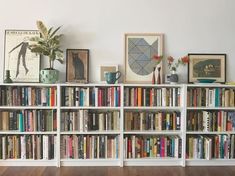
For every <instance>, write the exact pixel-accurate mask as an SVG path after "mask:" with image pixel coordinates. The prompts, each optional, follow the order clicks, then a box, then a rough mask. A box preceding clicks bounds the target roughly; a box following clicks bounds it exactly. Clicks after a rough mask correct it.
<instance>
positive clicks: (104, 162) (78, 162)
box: [60, 83, 123, 166]
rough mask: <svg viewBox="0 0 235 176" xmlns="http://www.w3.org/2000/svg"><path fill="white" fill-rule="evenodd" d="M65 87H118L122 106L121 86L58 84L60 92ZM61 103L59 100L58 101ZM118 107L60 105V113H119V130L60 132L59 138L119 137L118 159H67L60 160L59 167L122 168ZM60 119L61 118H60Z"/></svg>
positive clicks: (120, 115)
mask: <svg viewBox="0 0 235 176" xmlns="http://www.w3.org/2000/svg"><path fill="white" fill-rule="evenodd" d="M66 87H73V88H75V87H79V88H85V89H86V88H89V89H93V88H109V87H120V92H121V95H120V103H121V104H122V91H123V90H122V85H121V84H76V83H71V84H70V83H68V84H67V83H66V84H60V91H62V89H63V88H66ZM60 101H61V100H60ZM121 104H120V106H61V103H60V113H62V112H66V111H70V110H72V111H76V110H88V111H92V112H113V111H118V112H119V130H103V131H99V130H95V131H61V130H60V136H62V135H84V136H86V135H96V136H97V135H98V136H99V135H103V136H104V135H105V136H119V158H94V159H90V158H85V159H71V158H70V159H67V158H60V165H61V166H122V159H121V153H122V149H121V148H122V147H121V145H120V143H121V140H122V139H121V136H122V133H121V129H122V127H121V125H122V123H121V121H122V120H121V119H122V112H121V111H122V108H121ZM60 117H61V116H60Z"/></svg>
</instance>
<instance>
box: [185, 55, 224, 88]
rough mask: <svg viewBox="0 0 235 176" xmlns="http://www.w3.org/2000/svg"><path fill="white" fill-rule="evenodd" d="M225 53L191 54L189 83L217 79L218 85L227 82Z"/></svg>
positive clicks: (189, 56)
mask: <svg viewBox="0 0 235 176" xmlns="http://www.w3.org/2000/svg"><path fill="white" fill-rule="evenodd" d="M226 57H227V55H226V54H225V53H189V54H188V58H189V64H188V83H195V82H198V79H205V80H206V79H208V80H211V79H215V82H216V83H222V84H224V83H225V82H226Z"/></svg>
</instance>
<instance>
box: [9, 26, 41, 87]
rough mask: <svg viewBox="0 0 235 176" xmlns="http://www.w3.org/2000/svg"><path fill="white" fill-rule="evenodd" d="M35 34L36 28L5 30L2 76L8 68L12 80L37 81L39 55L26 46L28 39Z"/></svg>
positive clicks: (38, 34) (36, 34)
mask: <svg viewBox="0 0 235 176" xmlns="http://www.w3.org/2000/svg"><path fill="white" fill-rule="evenodd" d="M36 36H38V37H40V33H39V31H37V30H6V31H5V50H4V76H5V71H6V70H10V74H11V79H12V80H13V82H39V70H40V55H37V54H35V53H32V52H31V51H30V50H29V48H28V46H29V39H30V38H31V37H36Z"/></svg>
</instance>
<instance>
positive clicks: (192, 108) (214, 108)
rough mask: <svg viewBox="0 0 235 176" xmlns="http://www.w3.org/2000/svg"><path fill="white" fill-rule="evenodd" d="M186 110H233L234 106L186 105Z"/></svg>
mask: <svg viewBox="0 0 235 176" xmlns="http://www.w3.org/2000/svg"><path fill="white" fill-rule="evenodd" d="M187 110H235V107H187Z"/></svg>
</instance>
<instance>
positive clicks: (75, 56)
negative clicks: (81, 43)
mask: <svg viewBox="0 0 235 176" xmlns="http://www.w3.org/2000/svg"><path fill="white" fill-rule="evenodd" d="M66 81H67V82H76V83H88V82H89V50H88V49H67V50H66Z"/></svg>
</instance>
